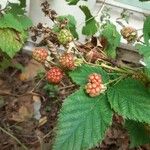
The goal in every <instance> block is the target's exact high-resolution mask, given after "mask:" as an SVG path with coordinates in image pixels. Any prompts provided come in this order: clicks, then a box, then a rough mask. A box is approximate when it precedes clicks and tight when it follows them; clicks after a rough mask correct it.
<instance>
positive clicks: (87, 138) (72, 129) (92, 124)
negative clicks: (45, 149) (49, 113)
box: [53, 88, 112, 150]
mask: <svg viewBox="0 0 150 150" xmlns="http://www.w3.org/2000/svg"><path fill="white" fill-rule="evenodd" d="M111 123H112V110H111V109H110V106H109V103H108V101H107V96H106V95H103V94H102V95H100V96H98V97H96V98H94V99H93V98H91V97H88V96H87V95H86V94H85V92H84V90H83V89H82V88H81V89H80V90H79V91H77V92H75V93H74V94H72V95H71V96H69V97H68V98H67V99H66V100H65V102H64V103H63V106H62V109H61V111H60V114H59V119H58V124H57V132H56V139H55V142H54V146H53V150H60V149H61V150H81V149H82V150H88V149H90V148H92V147H93V146H96V144H98V143H100V142H102V140H103V138H104V135H105V132H106V130H107V128H108V127H109V126H110V125H111Z"/></svg>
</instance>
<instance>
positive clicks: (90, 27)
mask: <svg viewBox="0 0 150 150" xmlns="http://www.w3.org/2000/svg"><path fill="white" fill-rule="evenodd" d="M79 7H80V9H81V10H82V11H83V13H84V14H85V26H84V27H83V29H82V33H83V34H84V35H88V36H92V35H94V34H95V33H96V32H97V30H98V23H97V22H96V20H95V18H94V16H92V14H91V12H90V10H89V8H88V7H87V6H79Z"/></svg>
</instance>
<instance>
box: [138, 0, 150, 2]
mask: <svg viewBox="0 0 150 150" xmlns="http://www.w3.org/2000/svg"><path fill="white" fill-rule="evenodd" d="M139 1H141V2H148V1H150V0H139Z"/></svg>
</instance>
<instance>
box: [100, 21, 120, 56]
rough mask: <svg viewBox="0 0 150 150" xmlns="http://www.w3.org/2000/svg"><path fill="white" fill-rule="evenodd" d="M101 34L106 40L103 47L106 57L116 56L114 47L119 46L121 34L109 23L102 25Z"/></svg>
mask: <svg viewBox="0 0 150 150" xmlns="http://www.w3.org/2000/svg"><path fill="white" fill-rule="evenodd" d="M101 35H102V36H103V37H104V38H105V39H106V40H107V42H108V43H107V47H106V49H105V51H106V53H107V55H108V57H110V58H116V48H117V47H118V46H119V44H120V39H121V36H120V34H119V33H118V31H117V29H116V26H115V25H113V24H111V23H107V24H106V25H105V26H104V29H103V31H102V34H101Z"/></svg>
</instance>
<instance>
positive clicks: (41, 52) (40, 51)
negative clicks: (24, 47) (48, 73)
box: [32, 47, 48, 63]
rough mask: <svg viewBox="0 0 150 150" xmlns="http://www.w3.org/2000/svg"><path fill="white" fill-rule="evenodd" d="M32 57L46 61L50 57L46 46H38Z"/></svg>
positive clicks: (39, 60) (42, 61)
mask: <svg viewBox="0 0 150 150" xmlns="http://www.w3.org/2000/svg"><path fill="white" fill-rule="evenodd" d="M32 57H33V58H34V59H35V60H37V61H38V62H41V63H44V62H45V60H46V58H47V57H48V51H47V49H46V48H42V47H36V48H35V49H34V51H33V53H32Z"/></svg>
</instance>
